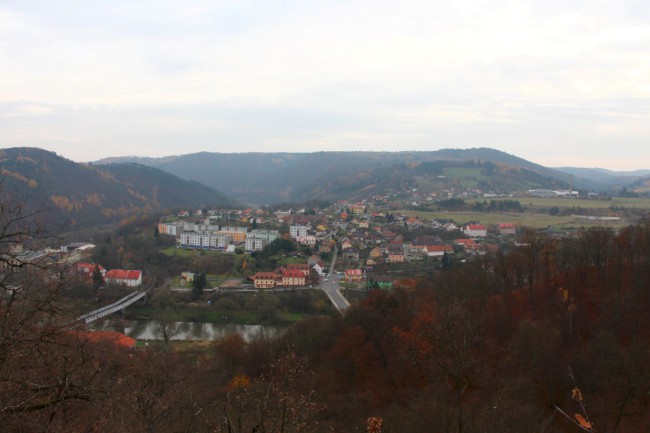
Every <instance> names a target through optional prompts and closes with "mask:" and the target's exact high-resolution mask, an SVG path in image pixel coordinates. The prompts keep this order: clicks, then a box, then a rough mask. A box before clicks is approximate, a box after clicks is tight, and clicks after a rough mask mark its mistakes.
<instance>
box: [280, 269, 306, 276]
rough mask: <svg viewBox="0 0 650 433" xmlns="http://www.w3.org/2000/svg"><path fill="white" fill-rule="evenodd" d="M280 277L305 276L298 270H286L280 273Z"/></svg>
mask: <svg viewBox="0 0 650 433" xmlns="http://www.w3.org/2000/svg"><path fill="white" fill-rule="evenodd" d="M282 276H283V277H286V278H301V277H304V276H305V274H304V273H303V272H302V271H299V270H298V269H288V270H286V271H284V272H283V273H282Z"/></svg>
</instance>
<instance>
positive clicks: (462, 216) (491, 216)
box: [398, 210, 628, 230]
mask: <svg viewBox="0 0 650 433" xmlns="http://www.w3.org/2000/svg"><path fill="white" fill-rule="evenodd" d="M398 212H400V213H402V214H403V215H408V216H418V217H419V218H420V219H425V220H432V219H434V218H440V219H449V220H453V221H454V222H456V223H457V224H466V223H468V222H470V221H479V222H480V223H481V224H486V225H490V224H499V223H512V224H518V225H521V226H524V227H532V228H546V227H551V228H552V229H553V230H565V229H567V230H568V229H575V228H580V227H591V226H608V227H622V226H625V225H627V224H628V222H626V221H624V220H620V221H612V222H607V221H591V220H586V219H583V218H574V217H572V216H553V215H547V214H529V213H487V212H422V211H413V210H401V211H398Z"/></svg>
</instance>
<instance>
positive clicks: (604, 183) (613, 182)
mask: <svg viewBox="0 0 650 433" xmlns="http://www.w3.org/2000/svg"><path fill="white" fill-rule="evenodd" d="M557 170H559V171H562V172H565V173H568V174H572V175H573V176H576V177H578V178H582V179H585V180H587V181H590V182H592V184H591V186H592V188H593V189H599V190H602V191H617V190H620V189H622V188H626V189H628V190H631V191H634V190H637V189H639V191H638V192H643V191H644V188H643V187H639V186H638V185H639V184H641V185H643V183H644V178H645V179H646V180H647V178H648V176H650V170H634V171H611V170H606V169H604V168H582V167H560V168H558V169H557ZM646 191H647V189H646Z"/></svg>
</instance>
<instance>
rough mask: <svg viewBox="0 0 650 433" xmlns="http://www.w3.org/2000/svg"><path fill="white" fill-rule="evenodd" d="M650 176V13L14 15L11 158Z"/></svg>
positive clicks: (564, 6)
mask: <svg viewBox="0 0 650 433" xmlns="http://www.w3.org/2000/svg"><path fill="white" fill-rule="evenodd" d="M17 146H30V147H40V148H44V149H47V150H51V151H54V152H56V153H58V154H59V155H61V156H64V157H66V158H69V159H72V160H74V161H79V162H83V161H95V160H98V159H100V158H104V157H110V156H131V155H134V156H152V157H156V156H166V155H178V154H187V153H192V152H201V151H208V152H281V151H287V152H315V151H328V150H331V151H334V150H338V151H340V150H359V151H361V150H366V151H401V150H437V149H443V148H473V147H492V148H495V149H498V150H501V151H504V152H507V153H510V154H513V155H516V156H519V157H522V158H525V159H528V160H530V161H532V162H536V163H539V164H542V165H546V166H551V167H560V166H578V167H604V168H608V169H612V170H633V169H650V2H648V1H647V0H639V1H636V0H634V1H632V0H616V1H613V0H612V1H610V0H602V1H601V0H575V1H574V0H508V1H506V0H454V1H449V0H445V1H438V0H426V1H420V0H403V1H400V2H397V1H395V0H390V1H388V0H371V1H370V0H348V1H343V0H315V1H305V0H284V1H281V0H259V1H247V0H213V1H204V0H182V1H181V0H110V1H103V0H101V1H100V0H57V1H47V0H0V147H17Z"/></svg>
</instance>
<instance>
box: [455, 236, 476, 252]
mask: <svg viewBox="0 0 650 433" xmlns="http://www.w3.org/2000/svg"><path fill="white" fill-rule="evenodd" d="M454 243H455V244H456V245H458V246H461V247H463V248H465V249H466V250H477V249H478V248H479V245H478V244H477V243H476V241H475V240H474V239H467V238H464V239H456V240H455V241H454Z"/></svg>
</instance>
